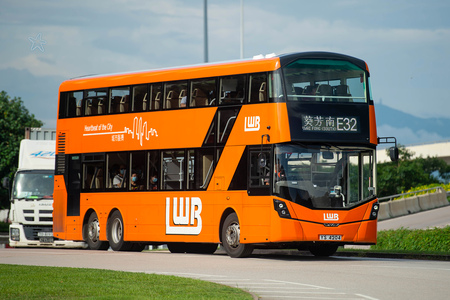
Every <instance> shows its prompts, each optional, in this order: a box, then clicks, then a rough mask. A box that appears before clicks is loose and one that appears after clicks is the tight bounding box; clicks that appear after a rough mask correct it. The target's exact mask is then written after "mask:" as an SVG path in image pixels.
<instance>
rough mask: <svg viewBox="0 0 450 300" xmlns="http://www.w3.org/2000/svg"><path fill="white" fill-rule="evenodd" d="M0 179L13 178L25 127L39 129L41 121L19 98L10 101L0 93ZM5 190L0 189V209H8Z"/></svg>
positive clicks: (4, 94)
mask: <svg viewBox="0 0 450 300" xmlns="http://www.w3.org/2000/svg"><path fill="white" fill-rule="evenodd" d="M0 114H1V115H0V179H2V178H3V177H9V178H10V179H12V178H13V176H14V173H15V171H16V169H17V165H18V159H19V147H20V141H21V140H22V139H23V138H24V137H25V127H41V126H42V124H43V123H42V121H39V120H36V119H35V117H34V115H33V114H30V112H29V111H28V109H27V108H26V107H25V106H24V105H23V101H22V99H20V97H18V98H17V97H14V98H12V99H11V97H10V96H8V94H7V93H6V92H5V91H1V92H0ZM8 206H9V202H8V196H7V190H5V189H3V188H1V189H0V207H8Z"/></svg>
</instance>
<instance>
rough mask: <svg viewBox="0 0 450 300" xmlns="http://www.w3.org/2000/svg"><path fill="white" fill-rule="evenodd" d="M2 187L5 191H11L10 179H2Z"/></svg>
mask: <svg viewBox="0 0 450 300" xmlns="http://www.w3.org/2000/svg"><path fill="white" fill-rule="evenodd" d="M2 186H3V188H5V189H7V190H8V189H9V177H3V179H2Z"/></svg>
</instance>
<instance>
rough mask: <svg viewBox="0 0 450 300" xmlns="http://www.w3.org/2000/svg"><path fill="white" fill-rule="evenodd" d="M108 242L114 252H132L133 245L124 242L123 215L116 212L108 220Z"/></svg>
mask: <svg viewBox="0 0 450 300" xmlns="http://www.w3.org/2000/svg"><path fill="white" fill-rule="evenodd" d="M107 233H108V240H109V245H110V246H111V249H113V250H114V251H128V250H131V248H132V244H131V243H129V242H125V241H124V240H123V234H124V226H123V219H122V215H121V213H120V212H119V211H118V210H116V211H115V212H113V214H112V215H111V217H110V218H109V220H108V232H107Z"/></svg>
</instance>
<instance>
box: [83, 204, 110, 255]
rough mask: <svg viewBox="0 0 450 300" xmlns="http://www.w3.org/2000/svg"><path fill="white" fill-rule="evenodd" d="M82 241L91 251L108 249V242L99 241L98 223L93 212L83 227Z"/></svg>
mask: <svg viewBox="0 0 450 300" xmlns="http://www.w3.org/2000/svg"><path fill="white" fill-rule="evenodd" d="M83 240H84V241H85V242H86V243H87V244H88V248H89V249H91V250H107V249H108V248H109V244H108V242H105V241H101V240H100V222H99V221H98V217H97V214H96V213H95V212H92V213H91V215H90V216H89V219H88V222H87V223H86V224H84V225H83Z"/></svg>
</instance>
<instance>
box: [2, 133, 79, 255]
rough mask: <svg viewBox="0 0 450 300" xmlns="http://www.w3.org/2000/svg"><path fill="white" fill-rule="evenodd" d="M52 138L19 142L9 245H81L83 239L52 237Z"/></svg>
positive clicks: (61, 246) (71, 246)
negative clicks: (75, 240) (71, 239)
mask: <svg viewBox="0 0 450 300" xmlns="http://www.w3.org/2000/svg"><path fill="white" fill-rule="evenodd" d="M55 147H56V142H55V140H30V139H24V140H22V141H21V142H20V150H19V167H18V170H17V172H16V174H15V176H14V181H13V184H12V192H11V198H10V201H11V208H10V212H9V221H10V222H11V224H10V229H9V245H10V246H11V247H58V248H85V247H86V245H85V243H84V242H74V241H65V240H59V239H56V238H54V237H53V230H52V224H53V182H54V173H55V171H54V170H55Z"/></svg>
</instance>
